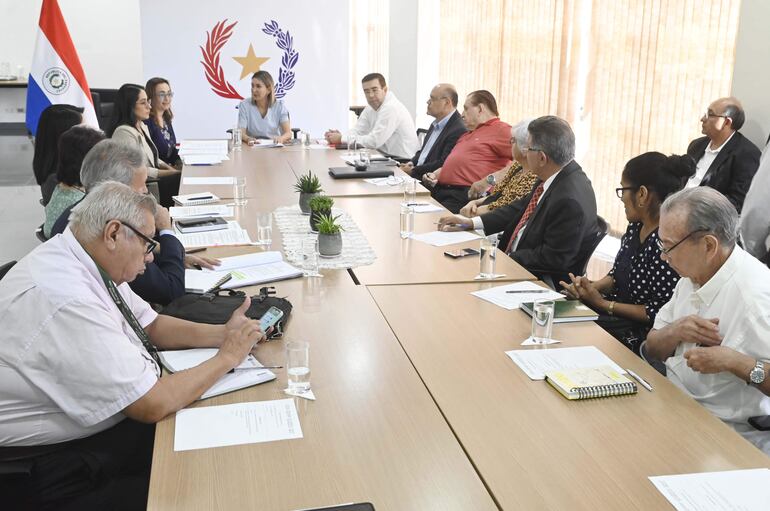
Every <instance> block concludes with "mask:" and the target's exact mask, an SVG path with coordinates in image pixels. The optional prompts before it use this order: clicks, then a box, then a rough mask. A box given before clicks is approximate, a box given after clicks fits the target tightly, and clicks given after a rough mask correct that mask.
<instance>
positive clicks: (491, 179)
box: [487, 174, 495, 186]
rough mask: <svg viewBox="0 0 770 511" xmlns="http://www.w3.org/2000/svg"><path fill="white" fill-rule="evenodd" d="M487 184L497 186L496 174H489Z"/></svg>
mask: <svg viewBox="0 0 770 511" xmlns="http://www.w3.org/2000/svg"><path fill="white" fill-rule="evenodd" d="M487 184H488V185H489V186H495V175H494V174H490V175H488V176H487Z"/></svg>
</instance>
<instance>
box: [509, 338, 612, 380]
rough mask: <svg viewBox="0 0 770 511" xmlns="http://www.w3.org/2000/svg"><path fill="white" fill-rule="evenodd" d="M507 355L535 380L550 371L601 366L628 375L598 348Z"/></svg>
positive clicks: (589, 347)
mask: <svg viewBox="0 0 770 511" xmlns="http://www.w3.org/2000/svg"><path fill="white" fill-rule="evenodd" d="M505 354H506V355H508V356H509V357H510V358H511V360H513V361H514V362H515V363H516V365H517V366H519V367H520V368H521V370H522V371H524V372H525V373H527V376H529V377H530V378H531V379H533V380H544V379H545V373H547V372H548V371H561V370H565V369H587V368H590V367H599V366H610V367H611V368H612V369H614V370H615V371H617V372H618V373H620V374H626V371H625V370H624V369H623V368H621V367H620V366H619V365H617V364H616V363H615V362H613V361H612V359H610V357H608V356H607V355H605V354H604V353H602V352H601V350H599V348H597V347H596V346H579V347H577V348H548V349H539V350H533V349H528V350H511V351H506V352H505Z"/></svg>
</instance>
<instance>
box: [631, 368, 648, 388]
mask: <svg viewBox="0 0 770 511" xmlns="http://www.w3.org/2000/svg"><path fill="white" fill-rule="evenodd" d="M626 372H627V373H628V374H630V375H631V376H632V377H633V378H634V380H636V381H638V382H639V384H640V385H641V386H642V387H644V388H645V389H647V390H648V391H650V392H652V385H650V384H649V383H647V382H646V381H645V380H644V378H642V377H641V376H639V375H638V374H636V373H635V372H633V371H632V370H631V369H626Z"/></svg>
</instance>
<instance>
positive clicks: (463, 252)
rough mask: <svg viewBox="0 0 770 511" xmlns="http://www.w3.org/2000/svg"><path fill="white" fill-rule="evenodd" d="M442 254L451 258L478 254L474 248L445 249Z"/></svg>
mask: <svg viewBox="0 0 770 511" xmlns="http://www.w3.org/2000/svg"><path fill="white" fill-rule="evenodd" d="M444 255H445V256H447V257H451V258H452V259H459V258H461V257H465V256H472V255H479V251H478V250H476V249H475V248H462V249H458V250H447V251H446V252H444Z"/></svg>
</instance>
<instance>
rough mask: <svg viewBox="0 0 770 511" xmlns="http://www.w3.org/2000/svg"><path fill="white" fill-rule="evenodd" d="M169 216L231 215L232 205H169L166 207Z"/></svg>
mask: <svg viewBox="0 0 770 511" xmlns="http://www.w3.org/2000/svg"><path fill="white" fill-rule="evenodd" d="M168 212H169V213H170V214H171V218H191V217H195V216H221V217H232V216H233V214H234V212H233V207H232V206H220V205H214V206H171V207H170V208H168Z"/></svg>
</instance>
